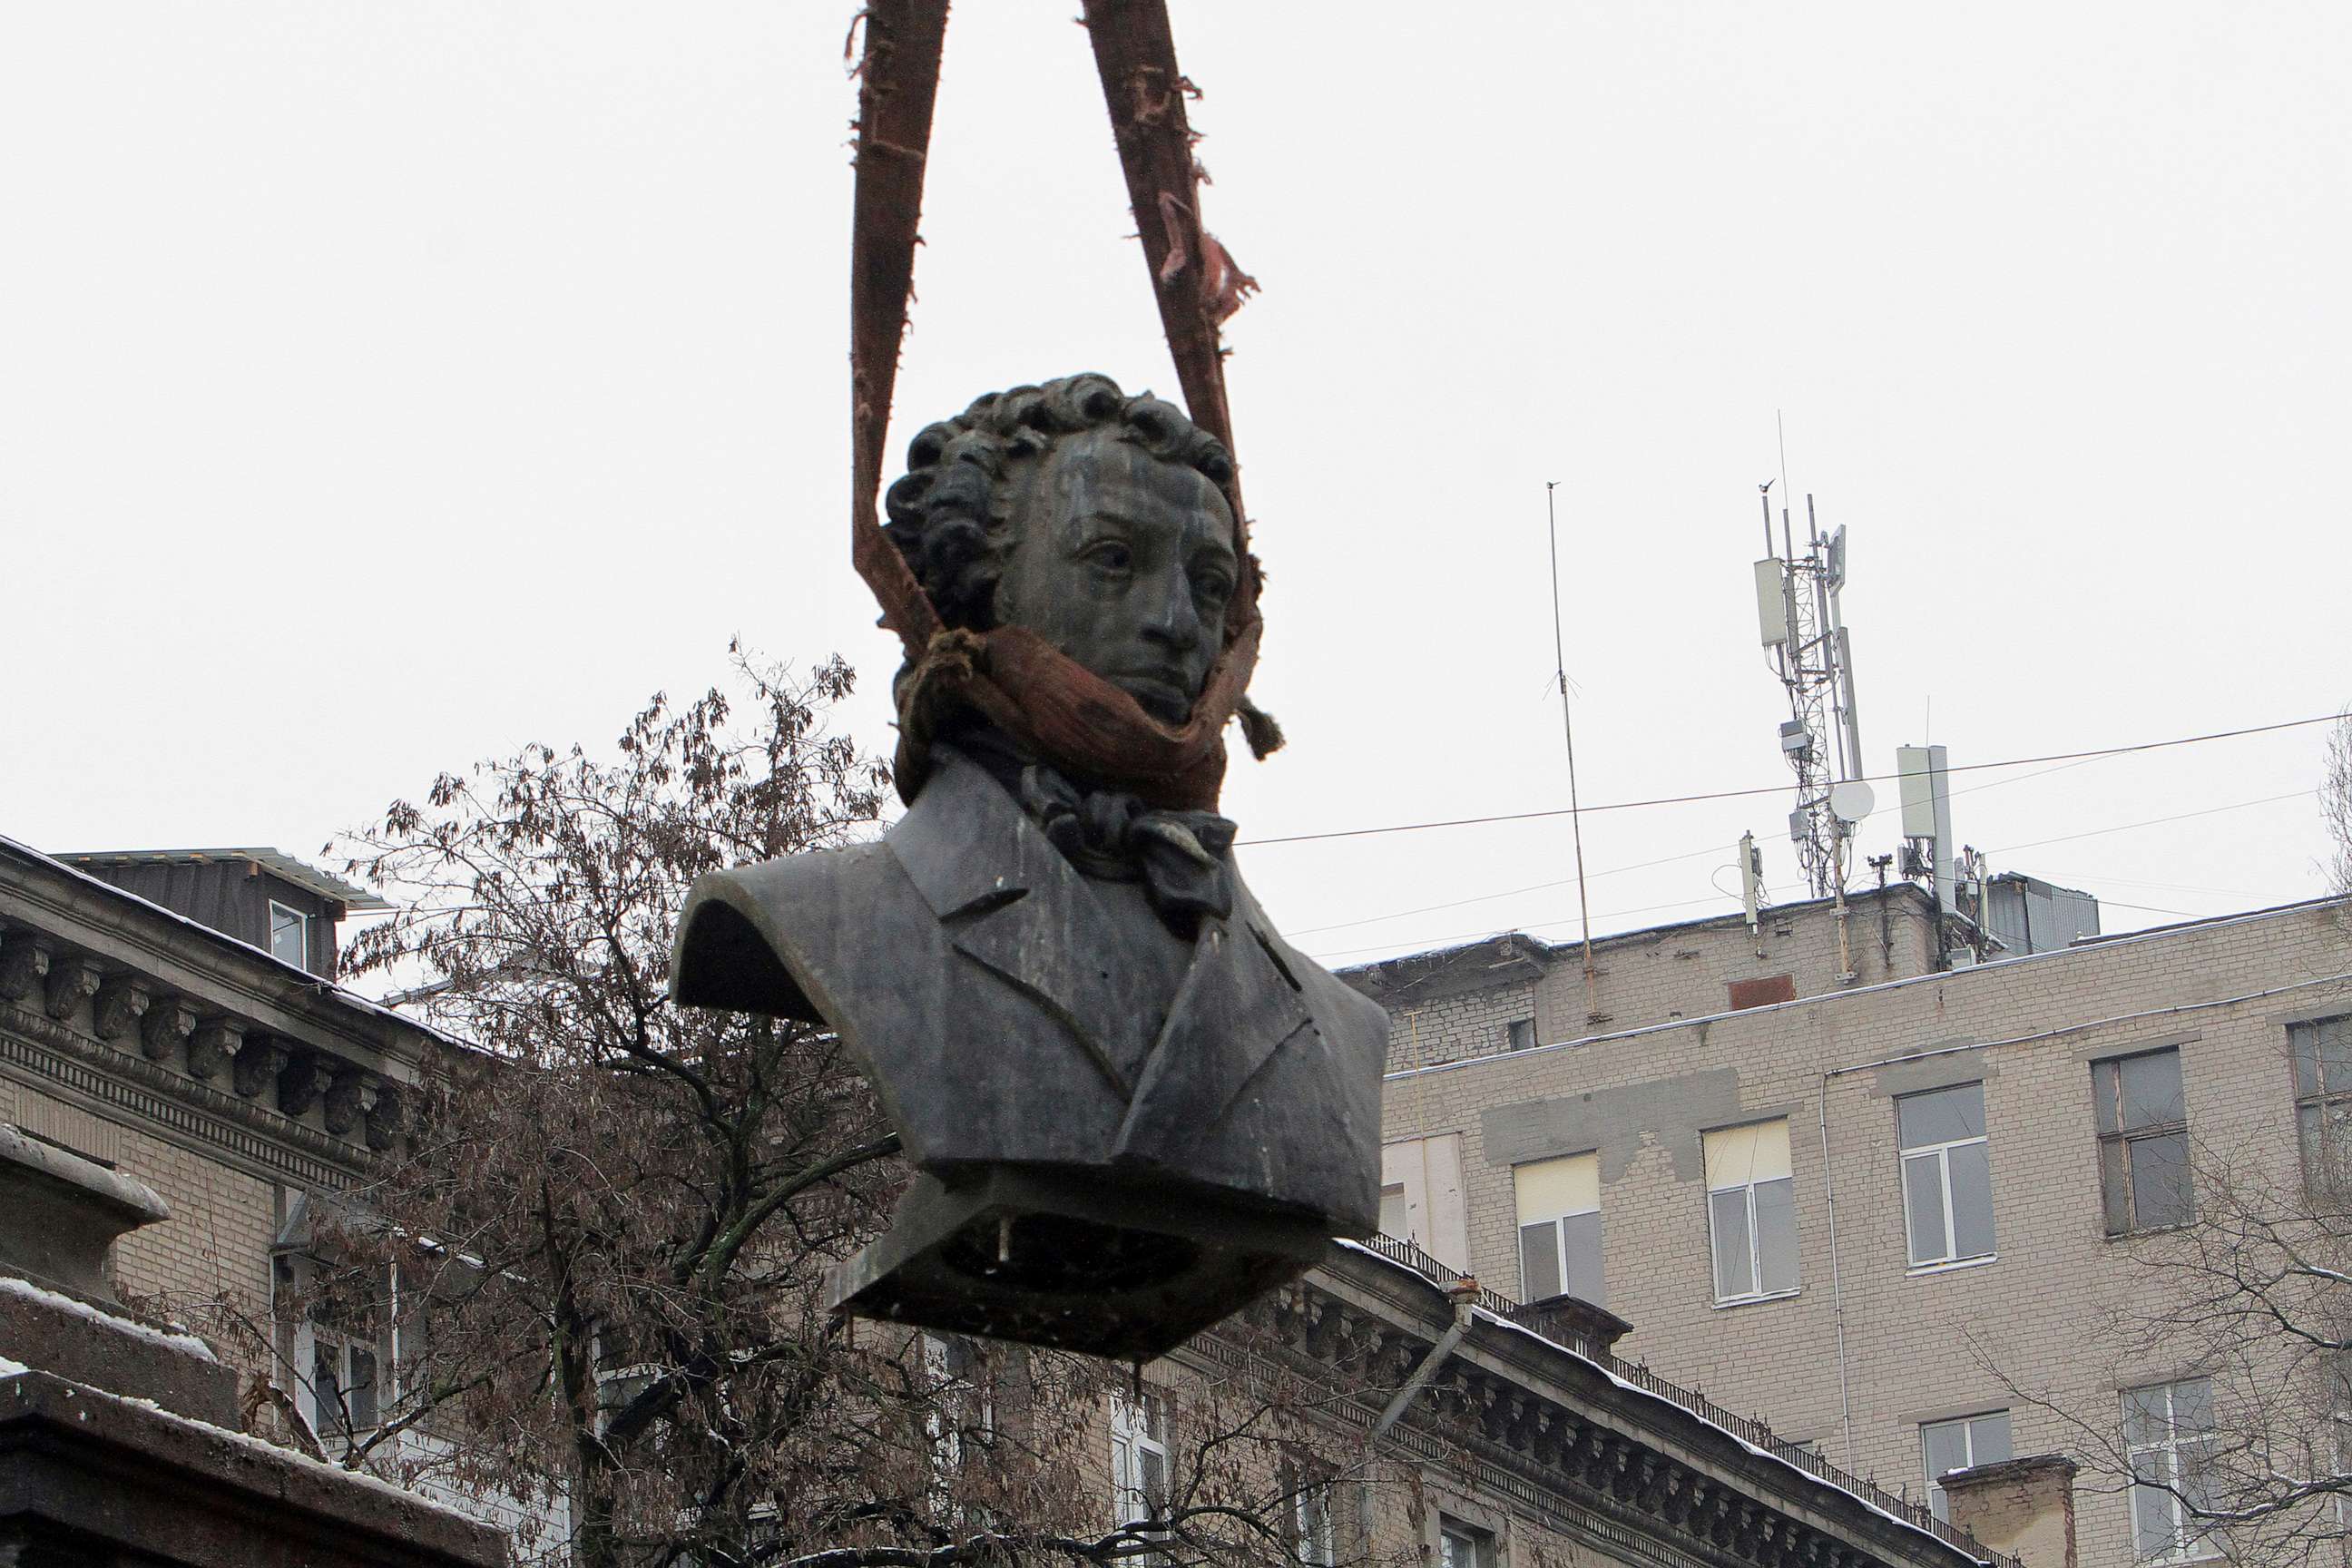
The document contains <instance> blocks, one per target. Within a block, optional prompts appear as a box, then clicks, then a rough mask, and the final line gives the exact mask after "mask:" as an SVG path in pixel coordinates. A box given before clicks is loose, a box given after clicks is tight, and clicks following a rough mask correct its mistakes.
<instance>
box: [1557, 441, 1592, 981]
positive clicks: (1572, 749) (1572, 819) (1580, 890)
mask: <svg viewBox="0 0 2352 1568" xmlns="http://www.w3.org/2000/svg"><path fill="white" fill-rule="evenodd" d="M1556 489H1559V480H1557V479H1546V480H1545V481H1544V526H1545V529H1546V531H1548V532H1549V535H1550V537H1551V653H1552V659H1553V662H1554V665H1555V668H1554V669H1553V671H1552V675H1553V678H1554V679H1556V680H1558V681H1559V733H1560V738H1561V739H1562V740H1564V741H1566V742H1568V830H1569V835H1570V838H1571V839H1572V840H1573V841H1574V843H1575V845H1576V913H1577V918H1578V920H1580V921H1582V922H1583V926H1584V1016H1585V1019H1586V1021H1587V1022H1588V1023H1589V1022H1591V1020H1592V1019H1594V1018H1597V1017H1599V1016H1601V1001H1600V996H1599V994H1598V991H1597V989H1596V986H1595V983H1594V979H1593V973H1592V905H1591V901H1590V900H1587V899H1586V898H1585V896H1584V816H1583V813H1582V811H1581V810H1580V808H1579V807H1578V805H1577V800H1576V723H1575V721H1574V720H1573V719H1572V718H1571V717H1570V714H1569V711H1568V639H1567V637H1566V635H1565V634H1564V633H1563V632H1562V631H1561V630H1560V616H1559V511H1558V510H1556V509H1555V507H1554V506H1553V503H1552V492H1553V491H1554V490H1556Z"/></svg>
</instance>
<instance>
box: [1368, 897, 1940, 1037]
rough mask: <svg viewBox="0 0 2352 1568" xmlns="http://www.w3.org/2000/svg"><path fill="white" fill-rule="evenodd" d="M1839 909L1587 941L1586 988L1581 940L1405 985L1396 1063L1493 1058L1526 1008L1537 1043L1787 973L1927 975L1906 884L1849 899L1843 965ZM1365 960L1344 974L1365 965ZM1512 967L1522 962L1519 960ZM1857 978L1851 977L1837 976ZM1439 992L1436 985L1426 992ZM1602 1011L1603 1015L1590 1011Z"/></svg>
mask: <svg viewBox="0 0 2352 1568" xmlns="http://www.w3.org/2000/svg"><path fill="white" fill-rule="evenodd" d="M1837 923H1838V922H1837V916H1836V912H1835V910H1833V909H1832V908H1831V907H1830V906H1828V905H1826V904H1801V905H1794V906H1790V907H1789V908H1787V909H1783V910H1769V911H1767V913H1766V918H1765V919H1764V921H1762V922H1761V924H1760V925H1759V929H1758V930H1757V931H1755V932H1754V933H1753V934H1750V932H1749V931H1748V927H1747V926H1746V925H1745V924H1744V923H1742V922H1741V921H1738V920H1737V919H1732V920H1727V921H1710V922H1706V923H1704V924H1694V925H1685V926H1669V927H1665V928H1663V929H1661V930H1658V931H1643V932H1635V933H1633V934H1632V935H1629V936H1619V937H1611V938H1608V939H1606V940H1603V941H1601V942H1595V943H1594V944H1593V984H1592V994H1591V999H1590V1000H1588V997H1587V995H1586V991H1585V982H1584V963H1583V954H1582V952H1581V950H1580V948H1579V947H1578V946H1577V945H1575V944H1574V943H1564V944H1562V945H1560V946H1559V947H1558V948H1556V949H1554V950H1552V956H1551V964H1550V967H1549V971H1548V972H1547V973H1544V975H1543V977H1542V978H1541V979H1540V980H1538V981H1529V980H1526V979H1523V978H1514V979H1512V980H1510V981H1508V982H1507V983H1505V984H1498V985H1495V986H1491V987H1475V986H1474V987H1464V986H1462V985H1460V984H1459V983H1458V981H1455V980H1453V979H1452V978H1451V977H1441V982H1440V984H1436V985H1424V986H1423V987H1421V988H1419V989H1420V990H1421V991H1423V993H1424V994H1422V995H1415V994H1412V992H1410V991H1408V992H1407V993H1405V994H1404V995H1403V998H1402V999H1401V1000H1399V1001H1396V1002H1393V1003H1391V1004H1390V1005H1389V1018H1390V1029H1389V1066H1390V1068H1391V1070H1394V1069H1398V1068H1413V1067H1427V1066H1431V1065H1433V1064H1434V1063H1438V1062H1452V1061H1460V1060H1463V1059H1465V1058H1470V1057H1484V1056H1493V1055H1495V1054H1496V1053H1497V1052H1500V1051H1502V1050H1504V1049H1506V1048H1507V1045H1508V1042H1509V1036H1508V1034H1507V1030H1508V1028H1509V1026H1510V1024H1511V1022H1512V1020H1514V1019H1517V1018H1531V1019H1533V1020H1534V1022H1535V1027H1536V1037H1537V1039H1538V1041H1539V1042H1542V1043H1547V1044H1548V1043H1550V1042H1553V1041H1558V1040H1570V1039H1576V1038H1579V1037H1582V1036H1585V1035H1591V1034H1595V1033H1600V1032H1604V1031H1619V1030H1624V1029H1633V1028H1642V1027H1645V1026H1649V1025H1652V1024H1664V1023H1671V1022H1673V1021H1674V1020H1675V1019H1678V1018H1700V1017H1706V1016H1708V1015H1710V1014H1715V1013H1722V1012H1726V1011H1728V1010H1730V1008H1731V1006H1732V996H1731V987H1732V985H1733V984H1735V983H1738V982H1752V981H1768V982H1769V981H1773V980H1778V979H1780V978H1781V977H1784V976H1785V977H1786V978H1787V980H1788V982H1789V984H1790V986H1791V988H1792V989H1793V990H1794V991H1795V993H1796V994H1797V995H1799V996H1818V995H1821V994H1824V993H1826V992H1832V991H1839V990H1846V989H1852V988H1853V987H1857V986H1864V985H1874V984H1879V983H1881V982H1883V981H1887V980H1898V979H1907V978H1910V977H1912V976H1915V975H1920V974H1925V973H1927V972H1928V970H1929V969H1930V967H1931V966H1932V960H1933V957H1934V952H1935V940H1934V935H1935V932H1934V919H1933V916H1932V912H1931V910H1930V909H1929V907H1928V905H1927V901H1926V900H1924V899H1922V898H1920V897H1918V896H1916V893H1915V892H1914V891H1913V890H1912V889H1907V888H1905V889H1894V890H1891V891H1890V892H1889V893H1888V894H1887V895H1886V896H1885V898H1884V899H1881V898H1879V897H1877V896H1876V895H1875V894H1872V895H1869V896H1865V897H1864V898H1861V899H1858V900H1856V901H1855V902H1854V903H1853V904H1852V905H1851V906H1849V908H1848V910H1847V913H1846V919H1845V927H1846V948H1845V952H1846V962H1847V963H1849V964H1850V965H1851V967H1850V968H1848V969H1843V970H1842V969H1841V968H1840V967H1839V959H1838V942H1837ZM1370 972H1371V971H1370V968H1367V969H1363V970H1357V971H1353V972H1351V973H1354V974H1357V975H1364V974H1368V973H1370ZM1513 973H1514V974H1515V975H1523V974H1524V973H1525V968H1524V966H1520V965H1515V966H1514V971H1513ZM1847 973H1851V974H1853V976H1854V979H1853V981H1852V982H1850V983H1849V982H1846V981H1844V980H1843V975H1844V974H1847ZM1430 992H1435V993H1437V994H1426V993H1430ZM1596 1014H1597V1015H1598V1016H1599V1018H1600V1020H1601V1021H1600V1022H1599V1023H1598V1024H1595V1023H1592V1022H1591V1019H1592V1017H1593V1016H1595V1015H1596Z"/></svg>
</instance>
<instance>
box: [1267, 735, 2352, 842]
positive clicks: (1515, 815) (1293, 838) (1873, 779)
mask: <svg viewBox="0 0 2352 1568" xmlns="http://www.w3.org/2000/svg"><path fill="white" fill-rule="evenodd" d="M2343 717H2344V715H2342V714H2340V713H2320V714H2315V715H2314V716H2313V717H2311V718H2309V719H2288V720H2284V721H2281V722H2279V723H2276V724H2251V725H2248V726H2247V727H2246V728H2244V729H2242V730H2215V731H2209V732H2207V733H2205V734H2202V735H2177V736H2174V737H2173V738H2172V739H2170V740H2166V741H2141V742H2137V743H2136V744H2133V745H2128V746H2098V747H2094V748H2093V749H2091V750H2089V751H2085V752H2051V753H2049V754H2048V755H2046V756H2039V757H2009V758H2005V759H2003V760H2001V761H2000V762H1997V763H1959V764H1958V765H1956V766H1953V767H1949V768H1947V769H1946V770H1945V771H1946V772H1947V773H1980V772H1982V771H1984V770H1985V769H1988V768H2021V767H2025V766H2028V765H2030V764H2032V763H2072V762H2087V761H2090V760H2092V759H2095V758H2098V757H2120V756H2126V755H2128V754H2129V753H2131V752H2156V751H2162V750H2163V749H2165V748H2166V747H2168V746H2194V745H2198V744H2200V743H2202V742H2207V741H2234V740H2238V739H2240V738H2241V737H2243V736H2246V735H2267V734H2269V733H2271V732H2272V731H2278V730H2298V729H2301V728H2303V727H2304V726H2305V725H2308V724H2333V723H2336V721H2339V720H2341V719H2342V718H2343ZM1902 776H1903V775H1902V774H1900V773H1870V774H1866V775H1864V777H1865V779H1866V780H1867V782H1869V783H1872V784H1883V783H1885V782H1886V781H1887V780H1889V779H1899V778H1901V777H1902ZM1787 788H1788V786H1787V785H1786V784H1761V785H1759V786H1757V787H1755V788H1753V789H1718V790H1707V791H1704V792H1702V793H1700V794H1696V795H1658V796H1655V797H1654V798H1652V799H1649V800H1612V801H1607V802H1604V803H1602V804H1601V805H1588V806H1583V807H1575V806H1565V805H1560V806H1552V807H1550V808H1549V809H1547V810H1543V811H1511V812H1502V813H1498V814H1497V815H1496V816H1456V817H1448V818H1444V819H1443V820H1440V821H1434V822H1400V823H1392V824H1391V825H1390V826H1385V827H1341V828H1335V829H1333V830H1332V831H1330V832H1328V833H1288V834H1284V835H1281V836H1280V837H1274V838H1244V839H1241V840H1239V841H1238V842H1239V843H1241V844H1243V845H1248V846H1253V847H1255V846H1259V845H1268V844H1307V843H1312V842H1315V841H1316V840H1318V839H1325V838H1365V837H1371V836H1373V835H1375V834H1381V833H1423V832H1426V831H1428V830H1430V829H1432V828H1437V827H1478V826H1485V825H1486V824H1488V823H1495V822H1533V821H1537V820H1539V819H1541V818H1544V817H1550V816H1578V815H1582V816H1591V814H1592V813H1594V812H1597V811H1633V810H1636V809H1638V808H1640V807H1643V806H1652V805H1692V804H1694V803H1696V802H1698V801H1706V800H1738V799H1740V798H1742V797H1743V796H1747V795H1780V794H1782V793H1784V792H1785V791H1786V789H1787Z"/></svg>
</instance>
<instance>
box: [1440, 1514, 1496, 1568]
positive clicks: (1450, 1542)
mask: <svg viewBox="0 0 2352 1568" xmlns="http://www.w3.org/2000/svg"><path fill="white" fill-rule="evenodd" d="M1457 1543H1458V1544H1459V1545H1460V1546H1462V1547H1463V1548H1465V1550H1466V1551H1467V1552H1468V1556H1469V1562H1468V1563H1467V1564H1466V1565H1464V1568H1496V1563H1497V1559H1498V1558H1499V1557H1500V1555H1501V1553H1500V1552H1499V1550H1498V1549H1497V1546H1496V1540H1495V1532H1494V1531H1491V1530H1482V1529H1480V1528H1479V1527H1478V1526H1477V1525H1475V1524H1472V1523H1470V1522H1469V1521H1466V1520H1460V1519H1456V1518H1454V1516H1453V1515H1452V1514H1448V1513H1442V1514H1439V1515H1438V1516H1437V1568H1457V1565H1460V1564H1462V1559H1461V1557H1459V1556H1457V1555H1456V1554H1455V1552H1454V1547H1455V1545H1456V1544H1457Z"/></svg>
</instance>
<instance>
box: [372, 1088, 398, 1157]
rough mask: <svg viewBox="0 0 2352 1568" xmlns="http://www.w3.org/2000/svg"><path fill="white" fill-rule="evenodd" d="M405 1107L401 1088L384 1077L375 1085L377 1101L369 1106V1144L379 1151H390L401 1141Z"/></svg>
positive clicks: (381, 1152) (380, 1152)
mask: <svg viewBox="0 0 2352 1568" xmlns="http://www.w3.org/2000/svg"><path fill="white" fill-rule="evenodd" d="M403 1111H404V1107H403V1106H402V1104H401V1101H400V1090H399V1089H396V1088H394V1086H393V1085H392V1084H391V1083H389V1082H387V1081H385V1080H384V1079H377V1080H376V1085H375V1103H374V1104H373V1105H371V1106H369V1107H368V1113H367V1145H368V1147H369V1148H371V1149H373V1150H374V1151H375V1152H377V1153H379V1154H383V1153H388V1152H391V1149H392V1146H393V1145H394V1143H396V1142H399V1141H400V1125H401V1121H402V1114H403Z"/></svg>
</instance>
